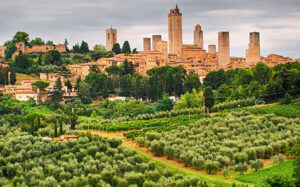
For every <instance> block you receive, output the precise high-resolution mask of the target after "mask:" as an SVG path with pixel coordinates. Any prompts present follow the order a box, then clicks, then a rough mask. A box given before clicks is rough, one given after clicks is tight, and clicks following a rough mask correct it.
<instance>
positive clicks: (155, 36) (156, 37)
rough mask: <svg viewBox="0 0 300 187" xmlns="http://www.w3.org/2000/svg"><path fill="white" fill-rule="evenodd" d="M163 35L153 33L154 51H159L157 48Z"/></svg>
mask: <svg viewBox="0 0 300 187" xmlns="http://www.w3.org/2000/svg"><path fill="white" fill-rule="evenodd" d="M161 38H162V37H161V35H153V36H152V50H153V51H158V50H157V44H158V42H160V41H161V40H162V39H161Z"/></svg>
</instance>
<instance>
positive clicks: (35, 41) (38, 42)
mask: <svg viewBox="0 0 300 187" xmlns="http://www.w3.org/2000/svg"><path fill="white" fill-rule="evenodd" d="M44 44H45V42H44V41H43V39H42V38H35V39H33V40H31V41H30V45H31V46H33V45H44Z"/></svg>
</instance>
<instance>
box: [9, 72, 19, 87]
mask: <svg viewBox="0 0 300 187" xmlns="http://www.w3.org/2000/svg"><path fill="white" fill-rule="evenodd" d="M9 82H10V84H11V85H15V84H16V82H17V76H16V72H15V69H14V68H11V69H10V80H9Z"/></svg>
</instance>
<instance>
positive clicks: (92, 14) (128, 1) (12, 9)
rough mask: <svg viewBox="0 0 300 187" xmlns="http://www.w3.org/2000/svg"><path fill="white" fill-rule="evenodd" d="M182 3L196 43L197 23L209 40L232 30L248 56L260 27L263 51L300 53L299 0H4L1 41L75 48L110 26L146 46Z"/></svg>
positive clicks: (101, 39) (188, 36)
mask: <svg viewBox="0 0 300 187" xmlns="http://www.w3.org/2000/svg"><path fill="white" fill-rule="evenodd" d="M176 4H178V5H179V8H180V9H181V12H182V14H183V32H184V33H183V41H184V44H192V43H193V30H194V27H195V25H196V24H200V25H201V26H202V30H203V31H204V45H205V49H207V45H208V44H217V39H218V34H217V33H218V31H230V45H231V56H241V57H244V56H245V49H246V48H247V46H248V40H249V32H253V31H258V32H260V35H261V36H260V37H261V52H262V55H263V56H267V55H268V54H271V53H275V54H280V55H283V56H290V57H292V58H300V0H0V44H3V43H4V42H5V41H7V40H11V39H12V37H13V35H14V34H15V33H16V32H17V31H25V32H27V33H29V34H30V38H31V39H33V38H35V37H41V38H43V39H44V40H53V41H54V42H55V43H63V42H64V39H65V38H67V40H68V41H69V43H70V46H69V47H71V46H72V45H74V44H75V43H77V42H78V43H80V42H81V41H82V40H85V41H87V42H88V43H89V45H90V46H94V45H95V44H104V45H105V29H107V28H110V27H111V26H112V27H113V28H117V29H118V42H119V43H120V44H122V43H123V41H124V40H129V42H130V44H131V47H132V48H134V47H136V48H138V49H139V50H141V49H142V47H143V38H144V37H151V36H152V35H153V34H161V35H162V36H163V40H167V37H168V33H167V32H168V25H167V24H168V19H167V14H168V12H169V10H170V9H172V8H174V7H175V5H176Z"/></svg>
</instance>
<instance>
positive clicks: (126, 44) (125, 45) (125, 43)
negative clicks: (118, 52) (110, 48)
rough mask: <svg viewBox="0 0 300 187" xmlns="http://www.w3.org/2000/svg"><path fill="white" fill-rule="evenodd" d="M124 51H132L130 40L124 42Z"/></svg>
mask: <svg viewBox="0 0 300 187" xmlns="http://www.w3.org/2000/svg"><path fill="white" fill-rule="evenodd" d="M122 53H124V54H126V53H127V54H128V53H129V54H130V53H131V49H130V44H129V42H128V41H125V42H124V44H123V47H122Z"/></svg>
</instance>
